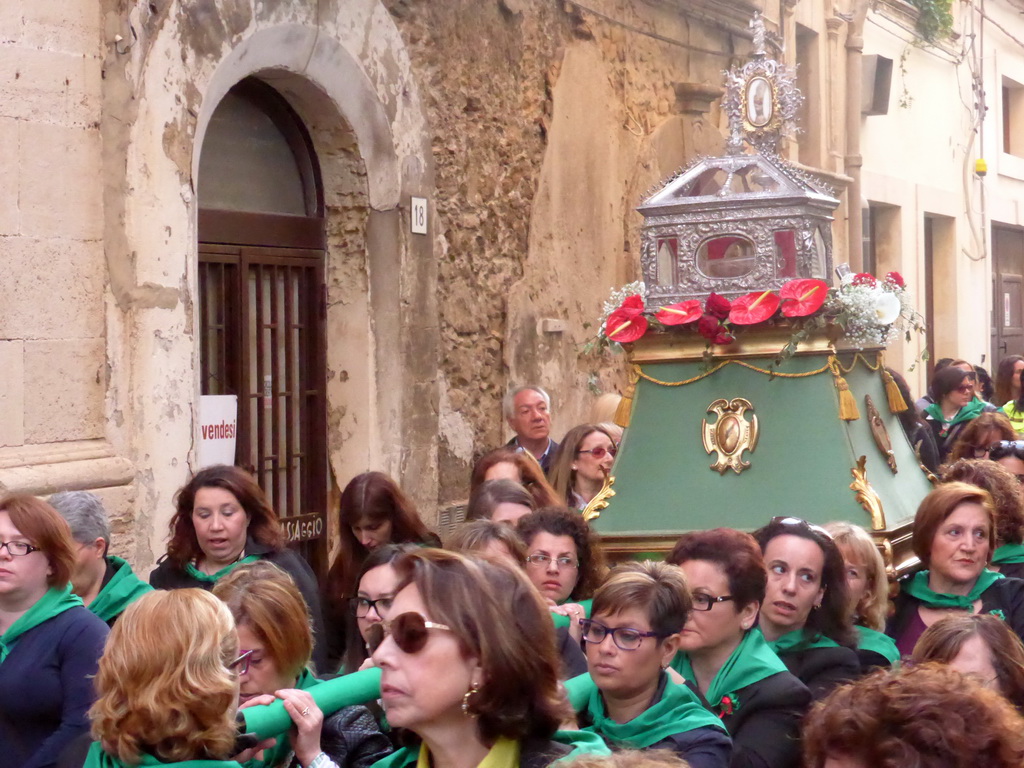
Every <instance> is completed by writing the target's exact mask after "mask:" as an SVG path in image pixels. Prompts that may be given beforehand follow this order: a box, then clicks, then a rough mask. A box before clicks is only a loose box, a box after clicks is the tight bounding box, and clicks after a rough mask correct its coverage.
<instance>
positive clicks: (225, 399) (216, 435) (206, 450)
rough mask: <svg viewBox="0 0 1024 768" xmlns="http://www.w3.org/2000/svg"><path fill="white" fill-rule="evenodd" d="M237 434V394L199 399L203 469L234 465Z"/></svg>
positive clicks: (200, 457)
mask: <svg viewBox="0 0 1024 768" xmlns="http://www.w3.org/2000/svg"><path fill="white" fill-rule="evenodd" d="M237 432H238V396H237V395H203V396H201V397H200V398H199V451H198V454H199V455H198V459H199V466H200V467H209V466H210V465H212V464H234V463H235V435H236V434H237Z"/></svg>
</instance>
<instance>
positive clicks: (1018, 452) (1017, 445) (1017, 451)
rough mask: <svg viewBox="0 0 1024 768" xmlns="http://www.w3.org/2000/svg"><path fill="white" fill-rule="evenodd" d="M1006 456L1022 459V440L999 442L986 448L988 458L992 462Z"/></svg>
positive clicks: (1023, 456)
mask: <svg viewBox="0 0 1024 768" xmlns="http://www.w3.org/2000/svg"><path fill="white" fill-rule="evenodd" d="M1007 456H1014V457H1016V458H1018V459H1024V440H1000V441H999V442H998V443H992V445H990V446H989V447H988V457H989V458H990V459H992V461H999V459H1005V458H1006V457H1007Z"/></svg>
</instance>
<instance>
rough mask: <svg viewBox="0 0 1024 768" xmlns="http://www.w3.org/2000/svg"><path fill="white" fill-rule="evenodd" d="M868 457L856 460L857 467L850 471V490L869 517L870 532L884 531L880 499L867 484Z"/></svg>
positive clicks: (883, 514)
mask: <svg viewBox="0 0 1024 768" xmlns="http://www.w3.org/2000/svg"><path fill="white" fill-rule="evenodd" d="M867 461H868V457H867V456H861V457H860V458H859V459H857V466H855V467H853V469H851V470H850V474H851V475H853V482H852V483H850V490H851V491H853V492H854V493H855V494H856V495H857V501H858V502H860V505H861V506H862V507H863V508H864V511H865V512H867V513H868V515H870V516H871V530H873V531H881V530H885V511H884V510H883V509H882V499H881V498H880V497H879V495H878V493H876V492H875V489H874V488H872V487H871V483H869V482H868V476H867V470H866V469H865V465H866V464H867Z"/></svg>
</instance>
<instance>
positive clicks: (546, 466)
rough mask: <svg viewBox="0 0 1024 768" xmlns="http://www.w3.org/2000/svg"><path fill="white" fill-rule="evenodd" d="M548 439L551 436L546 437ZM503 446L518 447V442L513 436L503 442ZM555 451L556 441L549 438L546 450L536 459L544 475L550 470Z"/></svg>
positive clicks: (556, 451) (556, 448)
mask: <svg viewBox="0 0 1024 768" xmlns="http://www.w3.org/2000/svg"><path fill="white" fill-rule="evenodd" d="M548 440H551V438H550V437H548ZM505 447H506V448H518V447H519V444H518V443H517V442H516V438H514V437H513V438H512V439H511V440H509V441H508V442H507V443H505ZM556 453H558V443H556V442H555V441H554V440H551V443H550V444H549V445H548V450H547V452H546V453H545V454H544V455H543V456H541V457H540V458H539V459H537V463H538V464H540V468H541V469H542V470H544V474H545V475H546V474H547V473H548V472H550V471H551V462H552V461H554V459H555V454H556ZM531 455H532V454H531ZM535 458H536V457H535Z"/></svg>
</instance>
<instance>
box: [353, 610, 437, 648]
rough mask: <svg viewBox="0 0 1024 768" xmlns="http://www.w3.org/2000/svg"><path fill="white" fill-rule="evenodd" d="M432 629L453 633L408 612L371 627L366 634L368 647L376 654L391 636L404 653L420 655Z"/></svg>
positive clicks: (414, 613)
mask: <svg viewBox="0 0 1024 768" xmlns="http://www.w3.org/2000/svg"><path fill="white" fill-rule="evenodd" d="M430 629H443V630H445V631H446V632H451V631H452V628H451V627H449V626H446V625H444V624H438V623H436V622H433V621H427V620H426V619H424V618H423V617H422V616H421V615H420V614H418V613H416V612H415V611H408V612H406V613H402V614H399V615H398V616H395V618H394V619H392V620H391V621H382V622H381V623H380V624H374V625H373V626H372V627H370V628H369V629H368V630H367V633H366V634H367V637H366V645H367V647H368V648H369V649H370V653H375V652H376V650H377V649H378V648H379V647H380V644H381V643H383V642H384V639H385V638H386V637H388V635H390V636H391V637H392V639H394V641H395V645H397V646H398V649H399V650H400V651H402V653H409V654H413V653H419V652H420V651H422V650H423V647H424V646H425V645H426V644H427V639H428V638H429V634H428V632H427V630H430Z"/></svg>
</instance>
